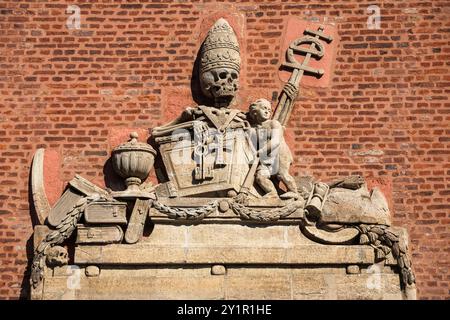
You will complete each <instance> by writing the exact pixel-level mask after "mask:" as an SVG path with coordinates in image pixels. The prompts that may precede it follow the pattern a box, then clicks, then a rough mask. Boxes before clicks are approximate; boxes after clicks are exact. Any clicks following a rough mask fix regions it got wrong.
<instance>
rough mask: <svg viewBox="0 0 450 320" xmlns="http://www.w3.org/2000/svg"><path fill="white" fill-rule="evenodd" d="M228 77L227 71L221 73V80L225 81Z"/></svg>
mask: <svg viewBox="0 0 450 320" xmlns="http://www.w3.org/2000/svg"><path fill="white" fill-rule="evenodd" d="M226 77H227V73H226V72H225V71H222V72H221V73H219V78H220V79H225V78H226Z"/></svg>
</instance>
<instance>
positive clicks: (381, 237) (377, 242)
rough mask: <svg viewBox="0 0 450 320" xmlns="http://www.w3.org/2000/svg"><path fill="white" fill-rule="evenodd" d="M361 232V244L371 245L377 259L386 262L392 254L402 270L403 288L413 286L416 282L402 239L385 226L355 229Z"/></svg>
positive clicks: (358, 227) (361, 226)
mask: <svg viewBox="0 0 450 320" xmlns="http://www.w3.org/2000/svg"><path fill="white" fill-rule="evenodd" d="M355 228H356V229H357V230H358V231H359V232H360V237H359V243H360V244H368V245H371V246H372V247H373V248H374V249H375V258H376V259H377V260H378V261H381V260H385V259H386V256H387V255H388V254H389V253H390V252H392V256H393V257H394V258H395V259H396V260H397V264H398V267H399V268H400V278H401V282H402V286H403V288H405V287H406V286H407V285H413V284H414V283H415V282H416V280H415V277H414V273H413V271H412V269H411V261H410V260H409V258H408V248H407V245H406V243H405V242H404V241H402V240H401V239H400V237H399V236H398V235H397V234H395V233H394V232H392V230H390V229H389V228H388V227H387V226H383V225H364V224H362V225H359V226H356V227H355Z"/></svg>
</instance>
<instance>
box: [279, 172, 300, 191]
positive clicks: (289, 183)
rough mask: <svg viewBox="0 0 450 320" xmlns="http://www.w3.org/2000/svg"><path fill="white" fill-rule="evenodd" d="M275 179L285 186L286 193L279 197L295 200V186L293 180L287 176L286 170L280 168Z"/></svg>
mask: <svg viewBox="0 0 450 320" xmlns="http://www.w3.org/2000/svg"><path fill="white" fill-rule="evenodd" d="M277 178H278V179H279V180H281V181H283V183H284V184H285V186H286V188H287V190H288V192H286V193H284V194H282V195H281V197H282V198H296V197H298V195H297V191H298V190H297V184H296V183H295V180H294V178H293V177H292V176H291V175H290V174H289V171H288V169H286V168H283V167H280V170H279V171H278V174H277Z"/></svg>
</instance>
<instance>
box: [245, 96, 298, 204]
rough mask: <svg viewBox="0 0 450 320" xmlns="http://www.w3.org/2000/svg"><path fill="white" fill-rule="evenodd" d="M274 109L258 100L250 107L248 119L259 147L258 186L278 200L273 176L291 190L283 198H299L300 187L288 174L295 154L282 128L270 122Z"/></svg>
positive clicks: (274, 121) (274, 122) (268, 196)
mask: <svg viewBox="0 0 450 320" xmlns="http://www.w3.org/2000/svg"><path fill="white" fill-rule="evenodd" d="M271 116H272V106H271V104H270V102H269V101H267V100H266V99H258V100H256V101H255V102H253V103H252V104H251V105H250V107H249V118H250V119H249V120H250V121H251V122H252V126H253V130H252V140H253V141H254V143H255V145H256V149H257V150H258V151H257V154H258V158H259V165H258V167H257V169H256V177H255V180H256V183H257V184H258V185H259V186H260V187H261V188H262V189H263V190H264V192H266V194H265V195H264V197H266V198H273V197H278V193H277V189H276V188H275V186H274V184H273V183H272V181H271V179H270V178H271V177H272V176H276V177H277V178H278V179H279V180H281V181H282V182H283V183H284V184H285V186H286V188H287V189H288V191H287V192H286V193H284V194H282V195H281V196H280V197H281V198H283V199H290V198H297V197H298V194H297V185H296V183H295V180H294V178H293V177H292V176H291V175H290V174H289V168H290V166H291V163H292V160H293V159H292V153H291V151H290V150H289V147H288V145H287V144H286V142H285V140H284V136H283V126H282V125H281V123H280V122H279V121H278V120H273V119H271Z"/></svg>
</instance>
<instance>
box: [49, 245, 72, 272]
mask: <svg viewBox="0 0 450 320" xmlns="http://www.w3.org/2000/svg"><path fill="white" fill-rule="evenodd" d="M46 261H47V265H48V266H49V267H61V266H64V265H66V264H68V263H69V258H68V254H67V250H66V249H65V248H63V247H60V246H54V247H51V248H50V249H49V250H48V251H47V259H46Z"/></svg>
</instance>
